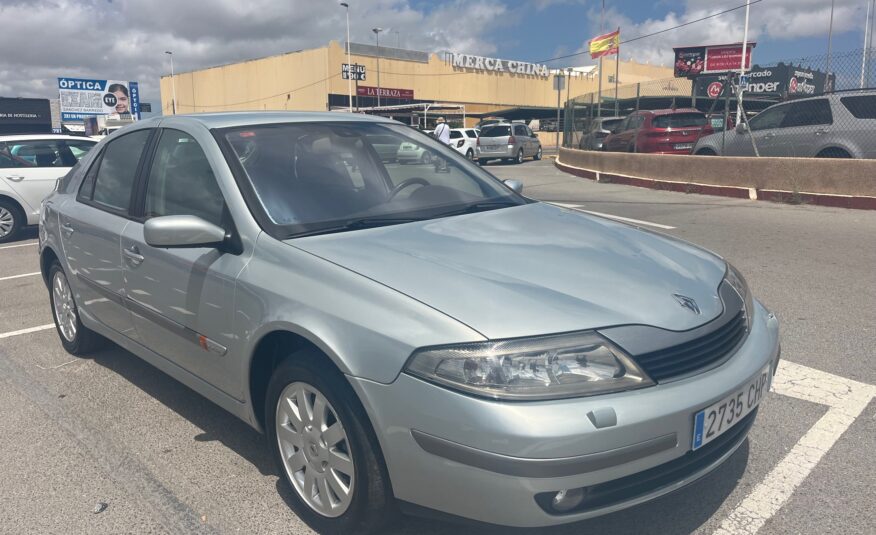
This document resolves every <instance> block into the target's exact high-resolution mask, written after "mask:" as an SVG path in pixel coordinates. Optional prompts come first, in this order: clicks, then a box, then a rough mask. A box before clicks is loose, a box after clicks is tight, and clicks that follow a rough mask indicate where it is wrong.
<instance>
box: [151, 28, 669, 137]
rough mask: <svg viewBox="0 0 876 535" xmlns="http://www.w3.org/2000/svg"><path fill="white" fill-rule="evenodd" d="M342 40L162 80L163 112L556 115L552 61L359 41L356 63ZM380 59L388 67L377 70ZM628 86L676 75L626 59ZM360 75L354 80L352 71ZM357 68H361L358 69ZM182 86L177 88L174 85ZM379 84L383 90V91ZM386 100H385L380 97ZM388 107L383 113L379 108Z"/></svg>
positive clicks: (578, 73)
mask: <svg viewBox="0 0 876 535" xmlns="http://www.w3.org/2000/svg"><path fill="white" fill-rule="evenodd" d="M349 63H352V64H353V67H352V68H347V67H344V65H345V64H348V59H347V51H346V49H345V47H344V45H343V44H340V43H338V42H335V41H332V42H330V43H329V44H328V46H325V47H322V48H316V49H311V50H301V51H296V52H289V53H286V54H280V55H276V56H269V57H265V58H259V59H253V60H249V61H243V62H240V63H233V64H228V65H220V66H216V67H210V68H206V69H201V70H197V71H192V72H184V73H176V74H175V76H174V77H173V80H172V79H171V77H170V76H165V77H162V79H161V101H162V111H163V113H164V114H165V115H169V114H172V113H174V97H173V95H174V94H175V95H176V102H175V108H176V112H177V113H198V112H215V111H230V110H309V111H325V110H339V111H346V110H349V106H350V96H349V95H350V93H352V107H353V109H354V110H356V109H359V110H364V111H368V112H369V113H380V114H383V115H389V116H393V117H395V118H396V119H398V120H401V121H403V122H407V123H410V124H416V123H419V124H421V125H422V124H423V123H424V121H428V126H432V121H433V120H434V118H435V117H436V116H437V115H444V116H447V117H449V118H452V119H453V120H454V121H453V122H456V123H460V122H461V121H462V120H463V119H464V120H465V122H466V123H467V125H472V124H473V123H474V122H476V121H477V120H478V118H479V117H484V116H487V115H499V116H502V117H505V118H508V119H524V120H530V119H537V118H542V119H545V118H550V117H555V116H556V108H557V96H558V91H557V90H556V89H555V85H554V78H555V77H556V74H557V72H558V71H556V70H551V69H549V68H548V67H547V66H546V65H542V64H533V63H527V62H521V61H514V60H506V59H497V58H492V57H480V56H472V55H465V54H451V53H443V54H440V55H439V54H434V53H427V52H419V51H414V50H405V49H400V48H390V47H380V48H378V47H376V46H374V45H365V44H357V43H351V45H350V62H349ZM378 63H379V73H378ZM617 67H619V69H618V71H617V72H618V73H619V76H618V82H619V83H620V84H635V83H638V82H645V81H650V80H660V79H667V78H672V76H673V70H672V68H671V67H665V66H658V65H648V64H643V63H636V62H633V61H621V62H620V65H619V66H617ZM345 70H347V71H348V72H350V71H351V72H352V73H353V74H352V75H350V76H349V77H350V78H356V77H362V79H361V80H355V81H351V80H348V79H347V78H346V77H345V76H347V75H345V73H344V71H345ZM602 71H603V72H602V90H603V92H605V93H610V92H612V91H613V89H614V86H615V72H616V65H615V61H614V60H613V59H608V58H606V59H605V60H604V62H603V69H602ZM357 73H358V74H357ZM567 80H568V84H567V85H566V87H565V88H564V89H563V90H562V91H560V92H559V96H560V100H561V102H562V103H564V102H565V101H566V99H567V97H568V96H571V97H574V96H575V95H580V94H583V93H589V92H592V91H597V89H598V86H599V71H598V69H597V68H595V67H592V66H588V67H578V68H575V69H573V70H572V72H571V76H568V77H567ZM174 86H175V87H174ZM378 87H379V88H380V90H379V95H378ZM378 99H379V103H378ZM378 105H379V106H380V108H379V109H375V108H377V107H378Z"/></svg>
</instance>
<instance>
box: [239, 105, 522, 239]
mask: <svg viewBox="0 0 876 535" xmlns="http://www.w3.org/2000/svg"><path fill="white" fill-rule="evenodd" d="M223 134H224V137H225V139H226V140H227V141H228V143H229V144H230V147H231V149H232V150H233V151H234V153H235V155H236V157H237V159H238V161H239V163H240V167H237V166H236V165H234V163H232V162H229V163H231V164H232V166H233V167H237V169H238V171H240V170H241V168H242V171H243V173H244V174H245V175H246V177H247V179H248V181H249V183H250V184H251V185H252V190H253V191H254V193H255V195H256V197H257V198H258V201H259V204H260V207H261V209H262V210H263V212H264V215H266V216H267V218H268V220H269V223H270V225H267V226H272V227H273V228H270V229H268V228H266V230H270V231H271V232H272V234H274V235H275V236H277V237H280V238H292V237H296V236H303V235H312V234H322V233H330V232H343V231H348V230H358V229H361V228H368V227H372V226H383V225H391V224H397V223H407V222H410V221H417V220H424V219H433V218H437V217H445V216H449V215H456V214H460V213H471V212H476V211H483V210H491V209H497V208H503V207H508V206H516V205H520V204H525V203H527V202H529V201H527V200H526V199H525V198H524V197H521V196H520V195H517V194H515V193H514V192H512V191H511V190H510V189H509V188H507V187H506V186H505V185H504V184H502V183H501V182H499V181H498V180H497V179H496V178H495V177H493V176H492V175H490V174H488V173H487V172H485V171H482V170H481V169H480V168H479V167H478V166H476V165H474V164H472V163H470V162H468V161H467V160H466V159H465V157H463V156H461V155H459V153H457V152H456V151H454V150H451V149H449V148H448V147H445V146H444V145H443V144H441V143H439V142H438V141H437V140H435V139H433V138H431V137H429V136H426V135H423V134H420V133H419V132H416V131H414V130H412V129H411V128H408V127H405V126H402V125H393V124H380V123H364V122H322V123H285V124H269V125H257V126H245V127H237V128H228V129H225V130H223ZM410 151H416V153H417V154H416V155H415V156H416V158H415V159H410V158H407V159H406V160H402V159H401V158H400V157H398V158H397V157H396V154H399V155H400V154H401V153H402V152H405V153H410ZM404 162H409V163H408V164H405V163H404ZM263 226H266V225H263Z"/></svg>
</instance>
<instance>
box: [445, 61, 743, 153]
mask: <svg viewBox="0 0 876 535" xmlns="http://www.w3.org/2000/svg"><path fill="white" fill-rule="evenodd" d="M740 50H741V49H740ZM461 137H462V132H460V131H459V130H451V131H450V139H459V138H461Z"/></svg>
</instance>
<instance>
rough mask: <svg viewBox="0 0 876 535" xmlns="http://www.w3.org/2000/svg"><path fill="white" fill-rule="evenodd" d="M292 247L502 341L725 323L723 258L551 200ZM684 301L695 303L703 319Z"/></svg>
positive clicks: (301, 241) (311, 240)
mask: <svg viewBox="0 0 876 535" xmlns="http://www.w3.org/2000/svg"><path fill="white" fill-rule="evenodd" d="M287 243H289V244H290V245H293V246H295V247H298V248H300V249H303V250H305V251H308V252H310V253H312V254H314V255H317V256H319V257H322V258H324V259H326V260H328V261H330V262H333V263H335V264H338V265H341V266H344V267H346V268H348V269H350V270H353V271H355V272H357V273H359V274H361V275H363V276H365V277H368V278H370V279H372V280H375V281H377V282H379V283H381V284H384V285H385V286H388V287H390V288H393V289H395V290H397V291H399V292H402V293H404V294H406V295H408V296H410V297H412V298H413V299H416V300H418V301H420V302H422V303H425V304H426V305H428V306H430V307H433V308H435V309H437V310H439V311H441V312H443V313H445V314H447V315H449V316H451V317H453V318H455V319H457V320H458V321H460V322H462V323H465V324H466V325H468V326H469V327H471V328H473V329H475V330H477V331H479V332H480V333H481V334H483V335H484V336H486V337H487V338H491V339H496V338H511V337H519V336H530V335H539V334H547V333H558V332H566V331H575V330H582V329H594V328H598V327H607V326H613V325H625V324H643V325H652V326H656V327H660V328H663V329H669V330H674V331H682V330H687V329H692V328H694V327H697V326H699V325H702V324H704V323H706V322H708V321H710V320H712V319H714V318H715V317H717V316H718V315H719V314H720V313H721V311H722V306H723V305H722V304H721V301H720V299H719V297H718V286H719V285H720V283H721V280H722V279H723V276H724V272H725V269H726V266H725V263H724V261H723V260H721V259H720V258H719V257H717V256H715V255H713V254H711V253H709V252H707V251H704V250H702V249H699V248H697V247H694V246H692V245H689V244H686V243H684V242H681V241H679V240H676V239H673V238H670V237H667V236H663V235H659V234H655V233H653V232H649V231H644V230H641V229H638V228H635V227H632V226H629V225H626V224H622V223H618V222H615V221H611V220H608V219H604V218H600V217H596V216H590V215H587V214H583V213H581V212H577V211H574V210H568V209H564V208H560V207H558V206H554V205H550V204H545V203H533V204H527V205H523V206H517V207H512V208H505V209H500V210H492V211H488V212H480V213H475V214H469V215H460V216H454V217H447V218H442V219H434V220H429V221H422V222H414V223H407V224H402V225H394V226H389V227H380V228H375V229H367V230H359V231H352V232H345V233H338V234H327V235H321V236H312V237H307V238H298V239H293V240H289V241H288V242H287ZM673 294H680V295H682V296H686V297H690V298H692V299H694V300H695V301H696V303H697V305H698V307H699V309H700V313H699V314H696V313H695V312H693V311H692V310H691V309H690V308H686V307H685V306H683V305H681V304H680V302H679V299H678V298H676V297H674V296H673ZM387 328H391V327H390V326H387Z"/></svg>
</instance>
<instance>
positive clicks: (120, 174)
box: [92, 130, 150, 211]
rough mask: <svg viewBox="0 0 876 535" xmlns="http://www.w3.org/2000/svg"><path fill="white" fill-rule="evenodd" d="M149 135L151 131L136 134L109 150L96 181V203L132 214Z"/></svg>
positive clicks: (133, 133) (104, 155)
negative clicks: (135, 190)
mask: <svg viewBox="0 0 876 535" xmlns="http://www.w3.org/2000/svg"><path fill="white" fill-rule="evenodd" d="M149 133H150V131H149V130H140V131H137V132H132V133H130V134H126V135H124V136H122V137H120V138H117V139H115V140H113V141H111V142H110V143H109V144H108V145H107V146H106V149H104V151H103V158H102V159H101V161H100V166H99V168H98V170H97V176H96V177H95V183H94V195H93V197H92V198H93V200H94V202H96V203H100V204H103V205H105V206H108V207H110V208H115V209H117V210H122V211H127V210H128V205H129V204H130V201H131V190H132V189H133V187H134V178H135V177H136V175H137V164H138V163H139V162H140V155H141V154H142V153H143V148H144V147H146V141H147V140H148V139H149Z"/></svg>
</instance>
